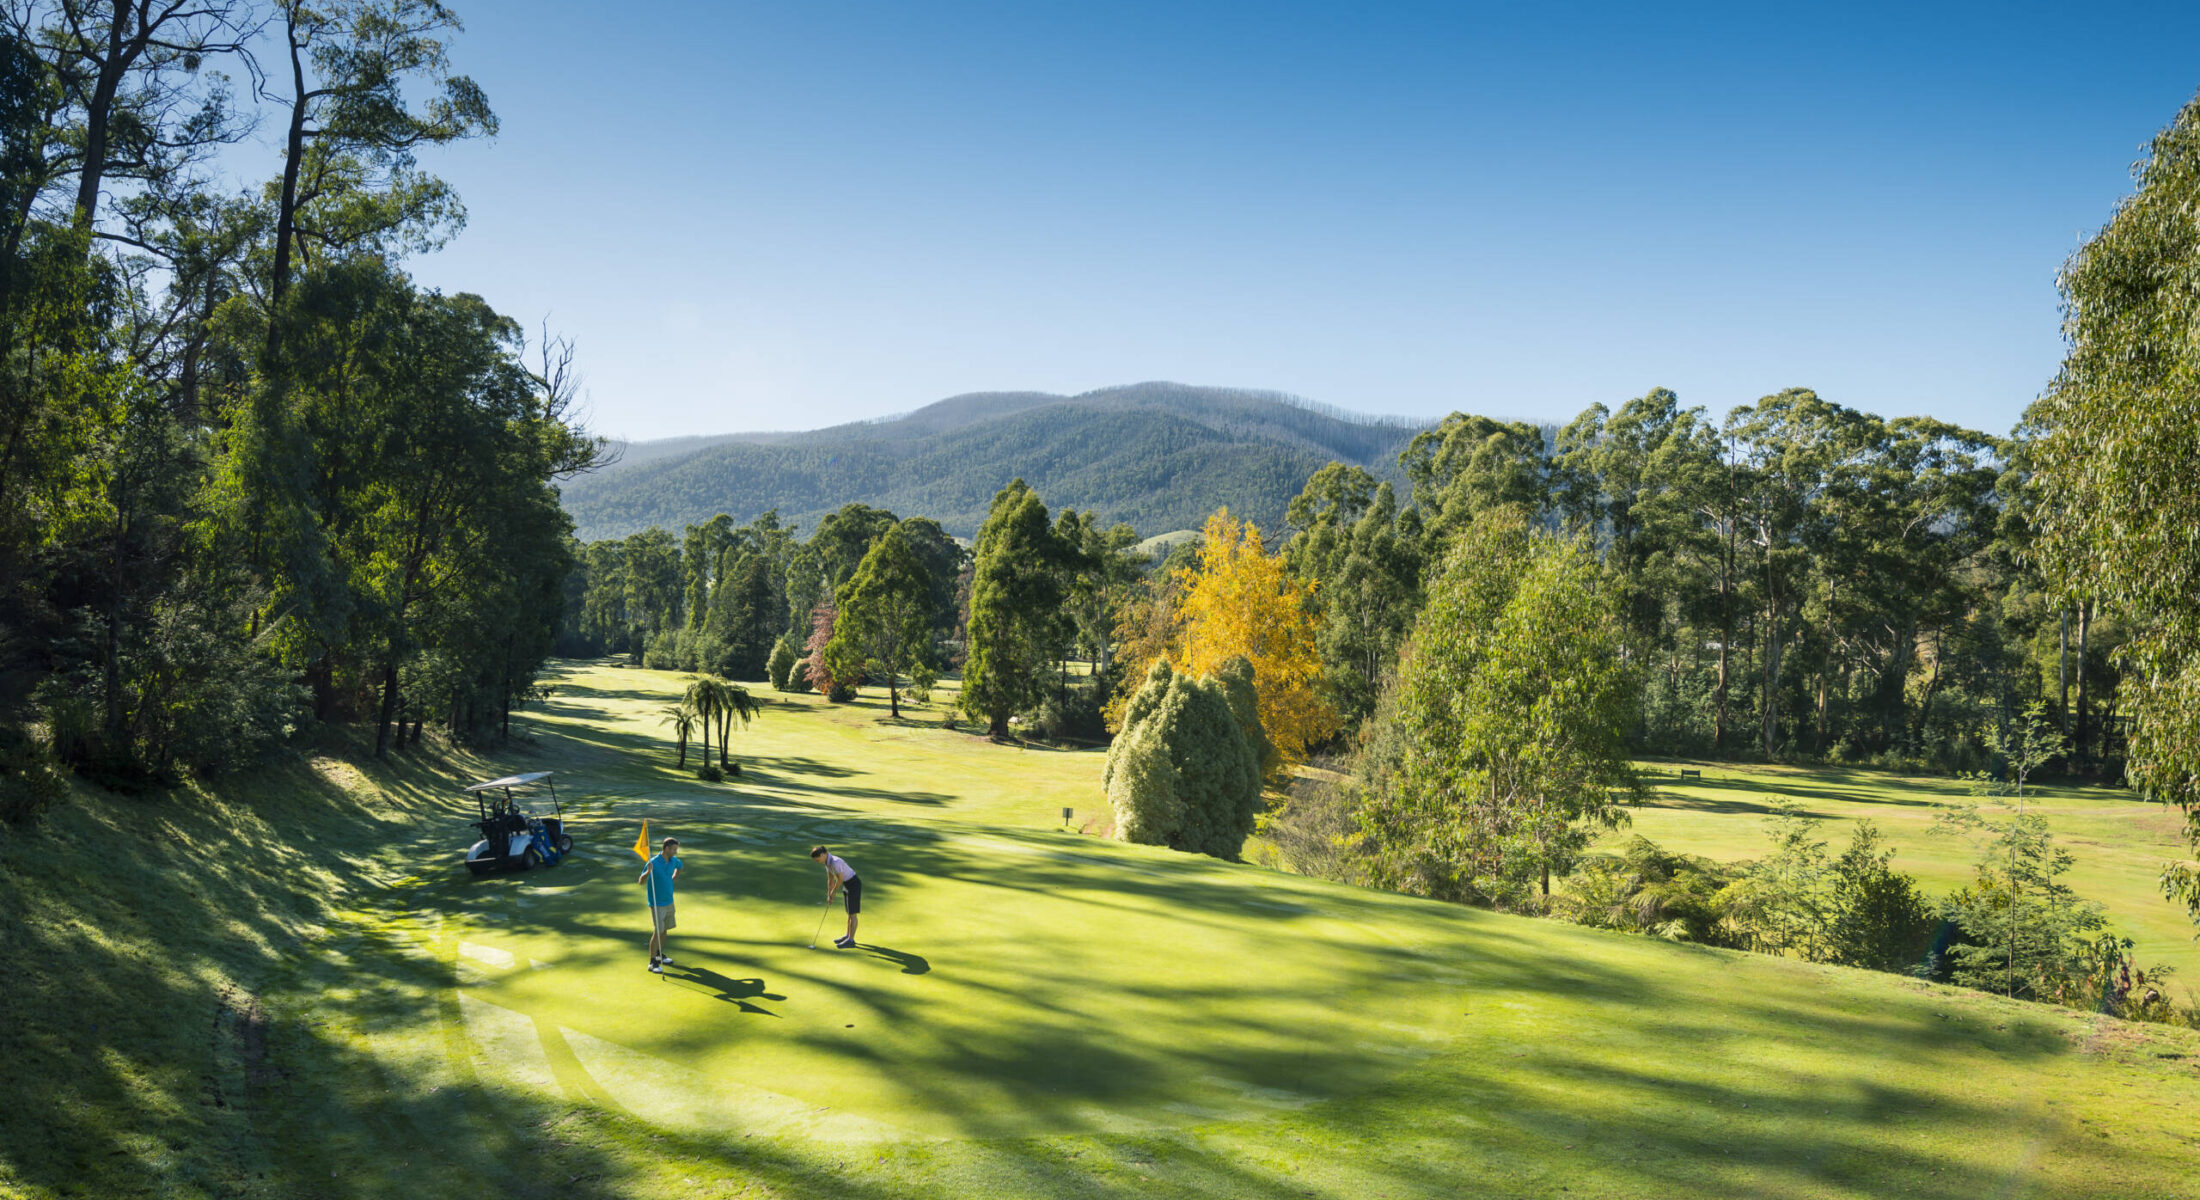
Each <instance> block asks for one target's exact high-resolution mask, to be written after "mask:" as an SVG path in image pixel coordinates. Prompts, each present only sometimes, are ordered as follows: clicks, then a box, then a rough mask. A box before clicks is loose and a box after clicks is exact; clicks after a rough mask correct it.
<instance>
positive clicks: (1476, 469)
mask: <svg viewBox="0 0 2200 1200" xmlns="http://www.w3.org/2000/svg"><path fill="white" fill-rule="evenodd" d="M1398 462H1399V465H1401V466H1402V467H1404V468H1405V472H1406V478H1407V479H1408V480H1410V481H1412V484H1413V504H1414V507H1416V508H1418V509H1420V510H1421V512H1422V514H1423V517H1424V519H1425V520H1426V522H1427V524H1428V527H1429V529H1430V530H1431V532H1432V533H1433V534H1434V535H1435V536H1436V537H1438V538H1439V539H1443V538H1449V537H1451V536H1453V535H1454V534H1456V533H1457V532H1458V531H1459V530H1461V529H1464V528H1465V527H1466V526H1467V525H1469V524H1471V523H1472V522H1473V521H1474V519H1475V518H1476V517H1478V516H1480V515H1481V514H1483V513H1485V512H1488V511H1490V510H1492V509H1497V508H1504V507H1508V506H1510V507H1516V508H1519V509H1520V510H1521V511H1523V512H1526V513H1527V514H1528V515H1529V516H1530V518H1531V519H1540V518H1541V517H1542V516H1543V515H1544V514H1545V512H1546V511H1547V510H1548V509H1549V507H1550V502H1551V494H1550V483H1551V460H1550V453H1549V448H1548V447H1547V446H1546V445H1545V444H1544V439H1543V431H1542V430H1541V429H1539V428H1537V427H1536V426H1534V425H1531V424H1528V423H1527V422H1525V421H1497V420H1493V419H1491V418H1489V417H1483V416H1472V415H1469V414H1466V413H1456V412H1455V413H1453V414H1451V415H1450V416H1448V417H1446V418H1444V420H1443V423H1442V424H1440V425H1438V426H1437V427H1436V428H1434V429H1429V430H1423V431H1422V432H1421V433H1418V434H1416V435H1414V438H1413V441H1412V442H1410V443H1408V444H1407V446H1406V448H1405V451H1404V452H1403V453H1401V454H1400V455H1399V456H1398Z"/></svg>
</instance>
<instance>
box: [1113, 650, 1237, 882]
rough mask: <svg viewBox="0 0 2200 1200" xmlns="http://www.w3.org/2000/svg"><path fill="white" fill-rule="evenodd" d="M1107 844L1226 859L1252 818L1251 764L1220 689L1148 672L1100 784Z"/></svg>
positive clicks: (1162, 668) (1159, 668) (1163, 666)
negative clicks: (1110, 818) (1109, 811)
mask: <svg viewBox="0 0 2200 1200" xmlns="http://www.w3.org/2000/svg"><path fill="white" fill-rule="evenodd" d="M1102 778H1103V782H1104V785H1105V786H1106V788H1107V794H1108V802H1109V804H1110V805H1111V806H1112V807H1113V808H1114V810H1115V825H1116V836H1117V837H1119V838H1121V839H1122V840H1124V841H1130V842H1143V843H1146V844H1149V845H1159V846H1167V847H1169V848H1171V849H1174V850H1186V851H1192V852H1195V853H1200V854H1211V855H1214V856H1215V857H1217V858H1235V857H1237V855H1238V852H1239V851H1240V850H1242V849H1243V848H1244V845H1245V839H1246V837H1247V836H1248V835H1249V834H1251V833H1252V831H1253V822H1254V818H1255V816H1256V814H1257V813H1258V812H1259V809H1260V760H1259V758H1258V756H1257V753H1256V752H1255V750H1254V748H1253V746H1252V745H1251V744H1250V743H1249V742H1247V741H1246V738H1245V733H1244V731H1243V730H1242V729H1241V728H1240V726H1239V724H1238V720H1237V716H1236V714H1235V713H1234V712H1233V711H1232V709H1231V706H1230V700H1229V697H1228V695H1227V694H1226V693H1225V691H1224V689H1223V687H1222V685H1221V684H1220V683H1218V682H1216V681H1215V680H1213V679H1211V678H1199V677H1194V676H1189V675H1177V674H1175V673H1174V672H1173V671H1172V670H1170V668H1169V664H1168V663H1167V661H1166V660H1164V661H1160V662H1156V663H1155V664H1154V665H1153V667H1152V669H1151V670H1150V671H1148V672H1147V675H1146V682H1145V683H1144V684H1143V685H1142V686H1141V687H1140V688H1139V689H1138V693H1137V695H1135V696H1133V697H1132V698H1131V702H1130V704H1129V706H1128V707H1127V708H1125V709H1124V720H1123V731H1122V733H1120V734H1119V735H1117V737H1116V739H1115V745H1114V746H1113V747H1111V748H1110V749H1109V751H1108V761H1107V767H1106V770H1105V772H1104V774H1103V776H1102Z"/></svg>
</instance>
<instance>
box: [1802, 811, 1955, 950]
mask: <svg viewBox="0 0 2200 1200" xmlns="http://www.w3.org/2000/svg"><path fill="white" fill-rule="evenodd" d="M1893 858H1894V851H1893V850H1881V849H1880V848H1879V829H1878V827H1877V826H1875V825H1873V824H1872V823H1871V822H1870V821H1859V822H1857V824H1856V828H1855V830H1854V832H1853V833H1852V834H1851V835H1850V841H1849V848H1848V849H1847V850H1845V851H1843V852H1842V854H1841V857H1839V858H1837V859H1835V860H1834V862H1833V869H1832V873H1831V881H1832V897H1831V903H1830V904H1829V905H1828V909H1829V914H1828V916H1829V919H1828V921H1827V928H1826V959H1827V961H1829V962H1837V963H1840V964H1842V965H1843V966H1850V967H1868V968H1870V969H1871V970H1874V971H1903V970H1908V969H1910V968H1912V967H1914V966H1916V965H1918V963H1919V962H1920V961H1921V960H1922V959H1923V958H1924V957H1925V951H1926V948H1927V947H1928V946H1929V945H1931V944H1932V940H1933V931H1934V929H1935V928H1936V927H1937V926H1938V924H1939V922H1938V921H1936V920H1934V919H1933V916H1932V914H1931V913H1930V912H1928V911H1927V910H1926V908H1925V901H1924V898H1923V897H1921V896H1919V895H1918V891H1917V881H1916V880H1913V879H1911V878H1910V877H1909V876H1907V875H1903V874H1900V873H1898V872H1896V871H1895V870H1893V869H1892V868H1891V867H1889V866H1888V864H1889V862H1891V861H1892V860H1893Z"/></svg>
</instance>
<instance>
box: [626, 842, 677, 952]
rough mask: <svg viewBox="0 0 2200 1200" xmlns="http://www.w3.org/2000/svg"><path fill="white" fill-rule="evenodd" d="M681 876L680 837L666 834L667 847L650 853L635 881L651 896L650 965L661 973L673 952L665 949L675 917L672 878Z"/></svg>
mask: <svg viewBox="0 0 2200 1200" xmlns="http://www.w3.org/2000/svg"><path fill="white" fill-rule="evenodd" d="M679 877H680V839H679V838H670V837H668V838H666V839H665V844H664V848H663V849H662V850H659V851H658V852H657V853H655V854H652V855H650V856H649V862H648V863H646V864H644V865H643V867H642V873H641V874H640V875H639V876H637V877H636V878H635V882H636V883H639V884H641V885H642V887H643V890H644V891H645V892H646V894H647V895H648V896H649V969H650V970H652V971H655V972H656V973H658V974H659V975H662V974H664V973H665V964H666V963H668V962H671V961H672V956H671V955H669V954H667V953H665V933H666V932H667V931H669V930H670V929H671V928H672V927H673V925H674V924H675V922H674V921H673V919H672V881H673V880H675V879H677V878H679Z"/></svg>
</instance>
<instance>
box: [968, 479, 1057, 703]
mask: <svg viewBox="0 0 2200 1200" xmlns="http://www.w3.org/2000/svg"><path fill="white" fill-rule="evenodd" d="M1064 557H1065V554H1064V552H1063V548H1062V546H1061V544H1060V540H1059V539H1058V538H1057V537H1056V536H1055V533H1054V528H1053V527H1052V526H1051V525H1050V524H1048V522H1047V509H1046V505H1045V504H1042V503H1040V501H1039V495H1038V493H1037V492H1034V491H1032V490H1031V489H1030V488H1029V487H1027V486H1025V484H1024V481H1023V480H1021V479H1018V480H1014V481H1012V482H1011V483H1010V484H1009V485H1008V486H1007V487H1005V488H1002V489H1001V491H1000V493H999V494H998V495H996V496H994V497H993V508H992V511H991V512H990V513H988V514H987V516H986V519H985V524H984V526H982V527H981V528H980V529H979V530H978V548H977V564H976V573H975V574H974V575H973V576H972V577H971V584H970V656H969V658H968V660H967V661H966V662H965V663H964V665H963V687H962V707H963V711H964V712H967V713H969V714H970V715H971V716H973V717H984V718H985V719H986V728H987V731H988V732H989V733H990V734H991V735H992V736H994V737H1006V736H1008V718H1009V717H1010V716H1012V715H1014V714H1015V713H1018V712H1021V711H1023V710H1024V709H1027V708H1030V707H1031V706H1032V705H1034V704H1037V703H1038V702H1039V700H1040V698H1041V697H1042V696H1043V695H1044V694H1045V683H1044V681H1043V679H1042V678H1041V674H1042V672H1043V670H1044V668H1045V667H1046V664H1047V662H1048V654H1049V652H1050V651H1051V649H1052V648H1053V647H1054V646H1055V645H1056V644H1057V642H1058V641H1059V633H1060V629H1061V624H1062V620H1063V617H1062V602H1063V600H1064V598H1065V596H1064V590H1063V574H1064V573H1063V571H1062V568H1061V563H1062V561H1063V559H1064Z"/></svg>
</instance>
